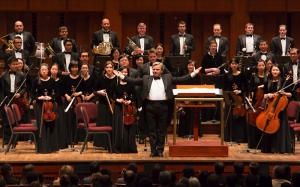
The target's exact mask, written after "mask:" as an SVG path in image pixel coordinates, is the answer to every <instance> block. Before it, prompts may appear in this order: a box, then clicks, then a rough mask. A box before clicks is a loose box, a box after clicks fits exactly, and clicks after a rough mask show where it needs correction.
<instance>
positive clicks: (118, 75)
mask: <svg viewBox="0 0 300 187" xmlns="http://www.w3.org/2000/svg"><path fill="white" fill-rule="evenodd" d="M114 74H115V75H116V76H117V77H119V78H120V77H121V75H122V73H121V72H119V71H117V70H114Z"/></svg>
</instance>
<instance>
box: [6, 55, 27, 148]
mask: <svg viewBox="0 0 300 187" xmlns="http://www.w3.org/2000/svg"><path fill="white" fill-rule="evenodd" d="M17 66H18V59H17V58H15V57H10V58H9V59H8V67H9V71H6V72H4V74H3V75H2V77H1V84H0V85H1V92H0V99H1V101H3V100H4V98H5V97H6V96H8V97H7V99H6V100H5V102H4V104H8V102H9V101H10V100H11V99H12V97H13V96H14V98H16V99H20V98H21V97H22V96H23V94H24V93H25V91H26V87H25V84H23V85H22V87H21V88H20V89H19V91H18V93H15V92H16V91H17V87H20V86H21V84H22V82H23V81H24V75H23V74H22V73H20V72H18V71H17ZM12 103H14V101H12ZM18 103H19V102H16V104H18ZM19 107H21V106H20V105H19ZM3 112H4V110H3ZM2 116H3V128H4V129H3V130H4V137H3V142H4V144H7V143H8V141H9V138H10V135H11V132H10V127H9V123H8V119H7V117H6V115H5V114H4V113H2Z"/></svg>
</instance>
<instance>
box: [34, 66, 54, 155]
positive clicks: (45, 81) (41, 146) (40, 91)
mask: <svg viewBox="0 0 300 187" xmlns="http://www.w3.org/2000/svg"><path fill="white" fill-rule="evenodd" d="M48 68H49V67H48V64H46V63H42V64H41V66H40V71H39V76H38V78H36V79H35V80H34V81H33V83H32V89H31V96H32V98H33V99H34V100H36V103H35V106H34V112H35V116H36V123H37V127H38V129H39V130H38V133H40V131H41V132H42V133H41V136H39V135H37V151H38V153H51V152H54V151H58V149H59V147H58V134H57V123H56V120H53V121H45V120H44V119H43V118H42V117H43V112H44V110H43V102H46V101H48V102H52V104H53V111H54V112H56V106H55V105H54V102H53V101H54V99H55V98H57V97H58V96H59V94H58V88H57V84H56V82H55V80H54V79H52V78H51V77H49V76H48V74H49V69H48ZM53 90H54V94H52V91H53ZM45 94H47V95H45ZM41 123H42V125H41ZM40 128H42V129H40Z"/></svg>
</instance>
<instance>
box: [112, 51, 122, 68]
mask: <svg viewBox="0 0 300 187" xmlns="http://www.w3.org/2000/svg"><path fill="white" fill-rule="evenodd" d="M110 55H111V59H112V60H111V61H112V62H113V63H114V69H119V67H120V65H119V56H120V55H121V51H120V49H119V48H117V47H114V48H112V50H111V54H110Z"/></svg>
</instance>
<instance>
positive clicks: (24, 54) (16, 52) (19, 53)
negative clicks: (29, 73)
mask: <svg viewBox="0 0 300 187" xmlns="http://www.w3.org/2000/svg"><path fill="white" fill-rule="evenodd" d="M13 41H14V48H15V49H13V50H11V51H8V52H7V53H6V54H5V57H4V60H5V69H7V68H8V59H9V58H10V57H15V58H21V59H23V62H24V64H25V65H24V69H26V70H28V69H29V66H30V64H31V63H30V60H29V53H28V51H25V50H23V49H21V46H22V38H21V37H20V36H16V37H15V38H14V40H13Z"/></svg>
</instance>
